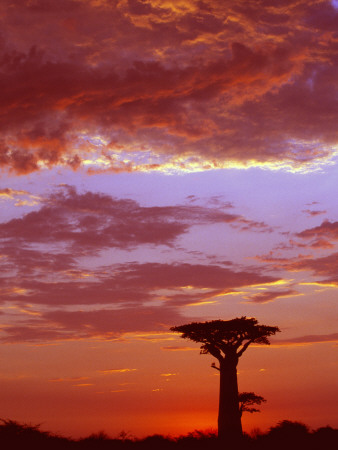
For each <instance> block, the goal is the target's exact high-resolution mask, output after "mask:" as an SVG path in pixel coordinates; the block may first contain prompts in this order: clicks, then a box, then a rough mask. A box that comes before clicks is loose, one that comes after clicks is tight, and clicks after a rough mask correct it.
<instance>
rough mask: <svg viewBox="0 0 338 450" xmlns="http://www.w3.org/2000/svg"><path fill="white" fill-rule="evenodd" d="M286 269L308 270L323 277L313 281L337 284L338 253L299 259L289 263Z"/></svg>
mask: <svg viewBox="0 0 338 450" xmlns="http://www.w3.org/2000/svg"><path fill="white" fill-rule="evenodd" d="M288 269H289V270H296V271H298V270H310V271H312V272H313V273H314V274H315V275H316V276H321V277H325V278H324V279H323V280H316V281H315V283H317V284H323V285H331V286H333V287H334V286H338V253H332V254H331V255H328V256H324V257H322V258H313V259H300V260H299V261H296V262H294V263H292V264H290V265H289V266H288Z"/></svg>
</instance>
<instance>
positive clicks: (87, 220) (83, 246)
mask: <svg viewBox="0 0 338 450" xmlns="http://www.w3.org/2000/svg"><path fill="white" fill-rule="evenodd" d="M227 207H228V205H227V204H225V205H224V208H227ZM214 223H224V224H230V225H231V226H233V227H236V228H238V229H240V230H243V231H245V230H250V231H259V232H267V231H271V229H270V228H269V227H268V226H267V225H266V224H265V223H263V222H255V221H251V220H249V219H246V218H244V217H243V216H240V215H236V214H229V213H227V212H225V211H223V210H222V208H220V207H210V208H208V207H204V206H198V205H177V206H161V207H142V206H140V205H139V204H138V203H137V202H136V201H134V200H130V199H116V198H113V197H111V196H109V195H106V194H100V193H92V192H86V193H84V194H79V193H77V192H76V190H75V189H74V188H72V187H69V186H68V187H65V188H64V189H61V190H59V191H58V192H56V193H53V194H51V195H50V196H49V197H48V198H46V199H45V200H44V202H43V205H42V207H41V208H40V209H39V210H38V211H33V212H30V213H27V214H26V215H24V216H23V217H22V218H16V219H12V220H10V221H8V222H6V223H2V224H0V239H3V240H7V241H9V242H12V246H14V243H13V242H15V243H16V245H18V243H20V245H23V244H30V243H34V244H37V243H38V244H45V245H53V244H55V243H58V244H60V243H64V245H68V246H71V247H72V250H73V252H75V253H74V254H75V255H76V254H78V255H81V254H83V252H85V251H93V252H98V251H99V250H102V249H104V248H112V247H117V248H121V249H128V248H130V247H134V246H137V245H142V244H153V245H168V246H171V245H172V244H173V243H174V242H175V241H176V240H177V239H178V237H180V236H181V235H183V234H184V233H186V232H187V231H188V229H189V228H190V227H191V226H192V225H205V224H214ZM18 251H22V248H20V250H18ZM9 253H10V248H9V247H8V253H7V254H8V255H9ZM31 255H32V252H31ZM14 256H15V255H14ZM26 256H28V252H26Z"/></svg>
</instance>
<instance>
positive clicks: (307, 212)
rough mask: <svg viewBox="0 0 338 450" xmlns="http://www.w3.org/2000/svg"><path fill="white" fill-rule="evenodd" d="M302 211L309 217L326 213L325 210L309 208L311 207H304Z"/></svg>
mask: <svg viewBox="0 0 338 450" xmlns="http://www.w3.org/2000/svg"><path fill="white" fill-rule="evenodd" d="M302 212H303V213H305V214H307V215H308V216H310V217H315V216H319V215H320V214H326V213H327V211H320V210H311V209H304V210H303V211H302Z"/></svg>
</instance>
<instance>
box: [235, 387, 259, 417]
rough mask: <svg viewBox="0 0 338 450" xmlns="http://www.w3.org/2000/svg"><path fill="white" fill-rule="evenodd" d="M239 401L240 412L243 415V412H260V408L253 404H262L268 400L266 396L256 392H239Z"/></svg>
mask: <svg viewBox="0 0 338 450" xmlns="http://www.w3.org/2000/svg"><path fill="white" fill-rule="evenodd" d="M238 401H239V413H240V415H241V416H242V414H243V412H249V413H254V412H260V410H259V409H257V408H253V407H252V406H253V405H261V404H262V403H263V402H266V400H265V398H264V397H262V396H261V395H256V394H255V393H254V392H241V393H240V394H238Z"/></svg>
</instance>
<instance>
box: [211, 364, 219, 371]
mask: <svg viewBox="0 0 338 450" xmlns="http://www.w3.org/2000/svg"><path fill="white" fill-rule="evenodd" d="M211 367H212V368H213V369H216V370H221V369H220V368H219V367H217V366H216V364H215V363H212V364H211Z"/></svg>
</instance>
